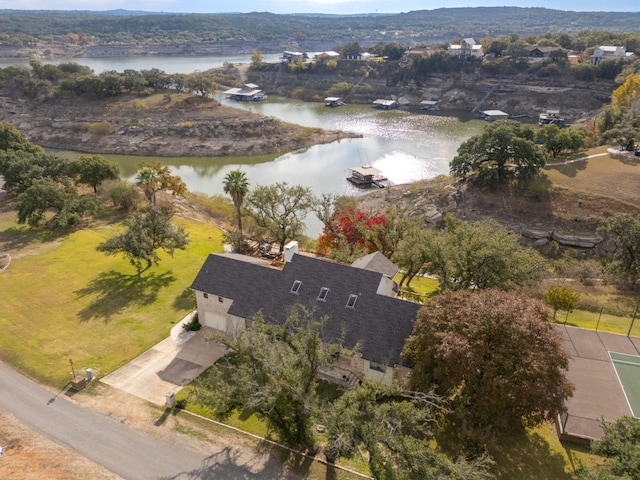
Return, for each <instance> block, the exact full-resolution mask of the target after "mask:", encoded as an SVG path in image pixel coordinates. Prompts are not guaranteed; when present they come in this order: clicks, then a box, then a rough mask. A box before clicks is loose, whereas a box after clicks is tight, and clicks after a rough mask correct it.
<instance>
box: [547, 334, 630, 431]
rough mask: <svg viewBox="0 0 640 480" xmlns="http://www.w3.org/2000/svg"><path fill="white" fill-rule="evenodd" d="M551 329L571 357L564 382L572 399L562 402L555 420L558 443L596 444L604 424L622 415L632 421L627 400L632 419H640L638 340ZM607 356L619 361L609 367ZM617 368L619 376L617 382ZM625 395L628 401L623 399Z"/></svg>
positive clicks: (611, 361)
mask: <svg viewBox="0 0 640 480" xmlns="http://www.w3.org/2000/svg"><path fill="white" fill-rule="evenodd" d="M556 329H557V331H558V333H559V334H560V335H561V336H562V338H563V339H564V345H565V348H566V349H567V351H568V352H569V354H570V355H571V361H570V363H569V370H568V371H567V377H568V379H569V381H570V382H571V383H573V384H574V385H575V392H574V394H573V397H571V398H569V399H568V400H567V402H566V408H567V410H566V411H565V412H563V414H562V415H561V416H560V419H559V420H560V422H559V425H558V426H559V434H560V438H561V439H562V440H571V441H579V442H582V441H590V440H592V439H597V438H601V437H602V434H603V431H602V421H603V420H604V421H605V422H607V423H610V422H613V421H615V420H616V419H618V418H620V417H622V416H624V415H634V413H633V412H632V409H631V403H630V402H631V401H632V400H631V398H633V399H634V400H633V402H634V408H635V409H636V410H635V415H636V416H637V415H638V413H640V412H638V410H640V378H638V377H639V376H640V337H627V336H625V335H617V334H613V333H605V332H595V331H593V330H585V329H582V328H577V327H571V326H568V325H556ZM609 352H616V356H617V355H622V356H621V357H616V358H619V359H620V360H619V361H617V362H614V361H613V357H611V355H610V353H609ZM621 362H629V363H630V364H629V365H628V364H626V363H621ZM616 364H617V365H616ZM618 367H622V370H624V373H622V376H620V374H619V373H618ZM627 377H629V378H630V380H627ZM623 385H624V388H623ZM632 391H633V392H634V393H631V392H632ZM627 395H630V396H631V398H629V399H627Z"/></svg>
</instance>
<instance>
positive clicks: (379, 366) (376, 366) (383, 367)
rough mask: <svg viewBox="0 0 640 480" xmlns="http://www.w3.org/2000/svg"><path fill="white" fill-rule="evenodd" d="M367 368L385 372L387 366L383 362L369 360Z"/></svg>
mask: <svg viewBox="0 0 640 480" xmlns="http://www.w3.org/2000/svg"><path fill="white" fill-rule="evenodd" d="M369 368H370V369H371V370H375V371H377V372H382V373H387V366H386V365H385V364H384V363H378V362H369Z"/></svg>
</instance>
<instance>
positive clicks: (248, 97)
mask: <svg viewBox="0 0 640 480" xmlns="http://www.w3.org/2000/svg"><path fill="white" fill-rule="evenodd" d="M222 93H223V94H224V95H226V96H227V98H229V99H231V100H235V101H237V102H259V101H263V100H266V99H267V97H266V95H265V94H264V92H263V91H262V90H260V88H258V85H256V84H255V83H246V84H245V85H244V87H242V88H237V87H236V88H230V89H229V90H225V91H224V92H222Z"/></svg>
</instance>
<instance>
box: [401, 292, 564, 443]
mask: <svg viewBox="0 0 640 480" xmlns="http://www.w3.org/2000/svg"><path fill="white" fill-rule="evenodd" d="M403 356H404V357H405V358H406V359H407V360H409V361H410V362H411V363H412V365H413V369H412V371H411V379H410V384H411V387H412V388H414V389H416V390H419V391H423V392H428V391H430V390H431V389H432V388H433V389H434V392H435V393H436V394H437V395H440V396H442V397H444V398H445V399H446V400H448V404H447V405H448V406H449V408H450V409H451V410H452V412H451V413H450V414H448V415H447V416H446V422H445V423H447V425H446V428H448V429H449V430H448V431H459V432H460V433H461V434H462V437H463V438H464V437H466V438H467V439H468V440H473V441H482V442H483V441H485V440H487V439H488V438H491V437H492V436H495V435H497V434H505V433H508V432H513V431H517V430H519V429H520V428H521V427H523V426H524V427H530V426H534V425H538V424H540V423H541V422H543V421H544V420H547V419H551V418H553V417H554V415H556V414H558V413H559V412H561V411H562V409H563V407H564V402H565V400H566V399H567V398H569V397H570V396H571V395H572V393H573V386H572V385H571V384H570V383H569V382H568V380H567V379H566V377H565V372H566V370H567V368H568V366H569V355H568V354H567V352H566V351H565V350H564V347H563V342H562V339H561V338H560V336H559V335H558V334H557V332H556V330H555V329H554V327H553V325H552V324H551V323H550V322H549V321H548V317H547V308H546V307H545V306H544V305H543V303H542V302H540V301H539V300H536V299H533V298H529V297H527V296H526V295H523V294H522V293H519V292H504V291H501V290H482V291H476V292H474V291H469V290H462V291H457V292H453V291H448V292H444V293H441V294H439V295H437V296H435V297H433V298H432V299H431V300H429V302H428V303H427V304H426V305H425V307H424V308H422V309H421V310H420V311H419V313H418V319H417V321H416V323H415V326H414V330H413V333H412V335H411V336H410V337H409V338H408V339H407V342H406V343H405V348H404V351H403Z"/></svg>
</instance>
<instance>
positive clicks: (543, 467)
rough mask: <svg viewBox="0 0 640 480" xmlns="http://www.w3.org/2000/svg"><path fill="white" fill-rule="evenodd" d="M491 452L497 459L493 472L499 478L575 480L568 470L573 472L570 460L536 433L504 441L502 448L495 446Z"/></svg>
mask: <svg viewBox="0 0 640 480" xmlns="http://www.w3.org/2000/svg"><path fill="white" fill-rule="evenodd" d="M489 450H490V453H491V455H492V456H493V458H494V459H495V460H496V466H495V467H494V469H493V472H494V473H495V474H497V475H496V476H497V477H499V478H517V479H519V480H534V479H535V480H537V479H539V478H554V479H557V480H563V479H566V480H570V479H571V478H573V476H572V473H570V472H568V471H567V470H568V469H569V470H570V469H571V465H570V464H569V465H567V459H565V458H564V456H563V455H562V454H561V453H560V452H557V451H553V450H552V449H551V448H550V447H549V444H548V443H547V441H546V440H545V439H544V438H543V437H542V436H541V435H540V434H539V433H537V432H528V434H526V435H525V434H524V433H523V434H522V435H517V436H509V437H507V438H503V439H502V440H501V441H500V444H499V445H492V446H491V447H490V448H489Z"/></svg>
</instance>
